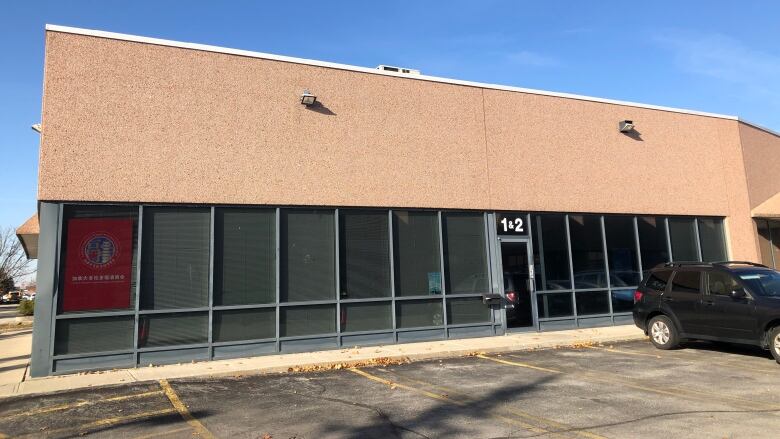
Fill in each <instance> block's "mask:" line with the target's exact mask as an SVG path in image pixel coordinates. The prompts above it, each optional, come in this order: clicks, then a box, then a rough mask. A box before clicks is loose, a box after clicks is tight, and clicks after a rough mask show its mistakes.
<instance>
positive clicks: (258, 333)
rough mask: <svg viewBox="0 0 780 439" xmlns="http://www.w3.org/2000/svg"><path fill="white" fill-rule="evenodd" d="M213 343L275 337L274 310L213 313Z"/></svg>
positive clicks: (259, 309) (236, 310)
mask: <svg viewBox="0 0 780 439" xmlns="http://www.w3.org/2000/svg"><path fill="white" fill-rule="evenodd" d="M213 337H214V341H215V342H223V341H238V340H258V339H264V338H274V337H276V308H258V309H231V310H226V311H214V329H213Z"/></svg>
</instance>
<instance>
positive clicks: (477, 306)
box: [447, 297, 491, 325]
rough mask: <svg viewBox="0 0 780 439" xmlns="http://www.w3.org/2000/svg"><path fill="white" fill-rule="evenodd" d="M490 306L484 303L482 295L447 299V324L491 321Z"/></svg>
mask: <svg viewBox="0 0 780 439" xmlns="http://www.w3.org/2000/svg"><path fill="white" fill-rule="evenodd" d="M490 320H491V313H490V307H489V306H487V305H485V304H484V303H482V298H481V297H464V298H458V299H447V324H448V325H464V324H469V323H489V322H490Z"/></svg>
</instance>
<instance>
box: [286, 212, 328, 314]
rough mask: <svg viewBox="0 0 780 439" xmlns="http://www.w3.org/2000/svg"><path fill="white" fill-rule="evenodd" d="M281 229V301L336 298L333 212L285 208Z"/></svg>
mask: <svg viewBox="0 0 780 439" xmlns="http://www.w3.org/2000/svg"><path fill="white" fill-rule="evenodd" d="M280 228H281V230H280V232H281V234H280V238H281V244H280V252H281V255H280V262H281V266H280V269H281V271H280V273H281V274H280V281H281V282H280V301H281V302H303V301H310V300H335V299H336V274H335V271H336V236H335V235H336V232H335V223H334V212H333V211H332V210H306V209H284V210H282V211H281V218H280Z"/></svg>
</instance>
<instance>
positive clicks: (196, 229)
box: [141, 207, 211, 343]
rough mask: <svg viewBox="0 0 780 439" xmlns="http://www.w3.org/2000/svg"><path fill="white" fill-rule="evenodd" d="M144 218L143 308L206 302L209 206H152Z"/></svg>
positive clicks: (153, 321)
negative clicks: (202, 207) (203, 207)
mask: <svg viewBox="0 0 780 439" xmlns="http://www.w3.org/2000/svg"><path fill="white" fill-rule="evenodd" d="M143 221H144V228H143V247H142V250H141V252H142V253H143V255H142V257H141V308H142V309H166V308H196V307H201V306H207V305H208V292H209V234H210V230H209V229H210V222H211V211H210V209H201V208H186V207H184V208H179V207H149V208H145V209H144V220H143ZM185 320H186V319H185V318H182V319H181V321H185ZM158 321H160V319H157V318H150V322H151V323H150V324H151V328H152V329H154V328H156V327H158V326H159V327H162V326H164V324H161V323H157V322H158ZM150 343H152V342H151V341H150Z"/></svg>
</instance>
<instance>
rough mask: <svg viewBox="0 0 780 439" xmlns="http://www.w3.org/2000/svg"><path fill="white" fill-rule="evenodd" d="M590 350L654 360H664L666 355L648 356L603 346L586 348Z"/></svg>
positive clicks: (643, 353)
mask: <svg viewBox="0 0 780 439" xmlns="http://www.w3.org/2000/svg"><path fill="white" fill-rule="evenodd" d="M585 347H586V348H588V349H596V350H599V351H606V352H612V353H613V354H625V355H637V356H640V357H652V358H663V357H665V355H658V354H648V353H645V352H633V351H625V350H622V349H613V348H605V347H601V346H585Z"/></svg>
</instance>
